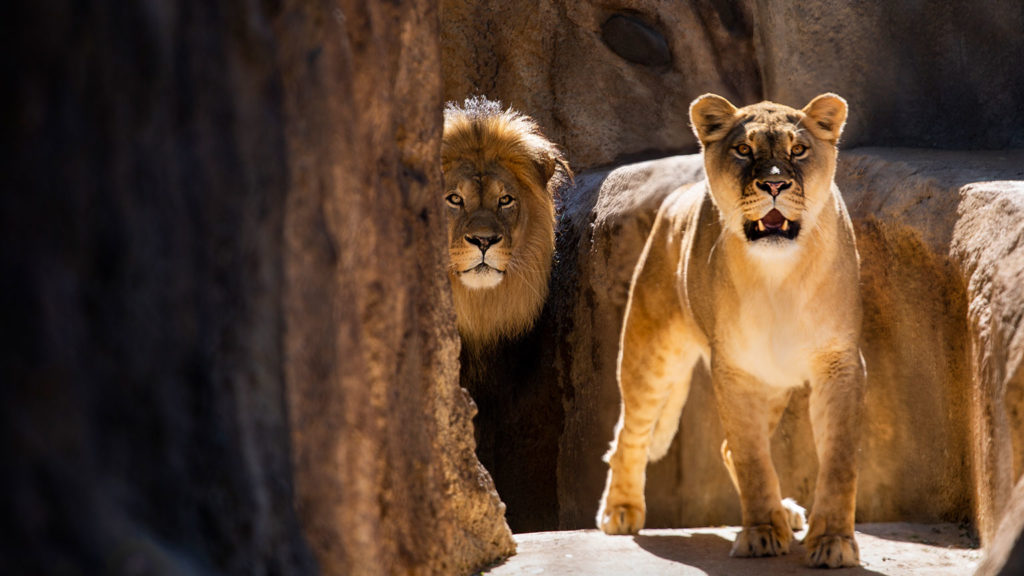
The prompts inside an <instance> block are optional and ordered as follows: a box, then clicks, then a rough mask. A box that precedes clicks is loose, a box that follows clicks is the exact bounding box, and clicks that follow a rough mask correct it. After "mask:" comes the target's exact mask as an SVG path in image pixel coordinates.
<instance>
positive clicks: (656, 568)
mask: <svg viewBox="0 0 1024 576" xmlns="http://www.w3.org/2000/svg"><path fill="white" fill-rule="evenodd" d="M738 531H739V529H738V528H735V527H722V528H697V529H686V530H643V531H642V532H641V533H640V534H639V535H638V536H606V535H604V534H601V533H600V532H598V531H596V530H579V531H572V532H537V533H532V534H518V535H516V542H517V543H518V545H519V553H518V554H517V555H516V556H513V557H512V558H510V559H508V560H507V561H506V562H505V563H504V564H501V565H499V566H495V567H493V568H491V569H488V570H485V571H484V572H483V574H486V575H489V576H524V575H527V574H529V575H538V574H541V575H545V576H567V575H576V574H582V575H601V574H637V575H640V574H643V575H647V576H662V575H665V576H673V575H686V576H699V575H702V574H703V575H707V576H755V575H756V576H783V575H791V574H814V575H817V576H821V575H822V574H827V573H828V572H826V571H822V570H813V569H810V568H805V567H804V565H803V562H802V560H803V556H804V548H803V546H802V545H800V544H794V546H793V549H792V550H791V551H790V553H789V554H788V555H786V556H781V557H778V558H753V559H747V558H730V557H729V548H730V547H731V546H732V540H733V537H734V536H735V534H736V532H738ZM802 536H803V534H802V533H797V537H798V538H800V537H802ZM857 542H858V544H859V545H860V554H861V567H859V568H846V569H842V570H839V571H837V572H835V573H836V574H841V575H843V576H862V575H872V574H886V575H892V576H909V575H921V576H924V575H928V576H964V575H968V576H969V575H970V574H973V573H974V569H975V567H976V566H977V565H978V563H979V562H980V561H981V557H982V551H981V550H979V549H977V542H976V541H975V540H973V539H972V538H971V537H970V536H969V535H968V533H967V531H966V530H965V529H963V528H960V527H958V526H957V525H955V524H907V523H891V524H858V525H857Z"/></svg>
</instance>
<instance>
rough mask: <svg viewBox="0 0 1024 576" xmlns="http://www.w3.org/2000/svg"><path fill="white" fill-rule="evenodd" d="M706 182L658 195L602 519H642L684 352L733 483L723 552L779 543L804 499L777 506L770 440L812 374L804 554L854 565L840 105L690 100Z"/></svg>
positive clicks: (852, 265) (858, 363)
mask: <svg viewBox="0 0 1024 576" xmlns="http://www.w3.org/2000/svg"><path fill="white" fill-rule="evenodd" d="M690 120H691V122H692V124H693V127H694V131H695V132H696V134H697V137H698V139H699V140H700V142H701V147H702V150H703V154H704V166H705V172H706V174H707V178H706V180H705V181H704V182H702V183H699V184H696V185H694V186H692V187H687V188H682V189H679V190H677V191H675V192H673V193H672V194H670V195H669V196H668V197H667V198H666V199H665V201H664V203H663V204H662V207H661V209H660V211H659V212H658V215H657V218H656V220H655V223H654V227H653V229H652V231H651V233H650V236H649V237H648V240H647V245H646V246H645V248H644V251H643V254H642V256H641V258H640V260H639V262H638V264H637V267H636V270H635V272H634V276H633V281H632V284H631V287H630V295H629V301H628V304H627V308H626V315H625V320H624V325H623V332H622V339H621V346H620V352H619V373H618V377H619V389H620V392H621V394H622V412H621V416H620V419H619V423H618V425H617V426H616V432H615V441H614V442H613V444H612V449H611V451H610V452H609V454H608V462H609V464H610V470H609V474H608V483H607V486H606V488H605V492H604V495H603V496H602V498H601V504H600V511H599V512H598V517H597V523H598V526H599V527H600V528H601V529H602V530H603V531H605V532H607V533H609V534H624V533H635V532H636V531H637V530H639V529H640V528H642V527H643V524H644V518H645V515H646V508H645V503H644V481H645V468H646V466H647V462H648V460H649V459H657V458H660V457H661V456H663V455H664V454H665V452H666V450H667V449H668V446H669V443H670V442H671V440H672V437H673V436H674V435H675V433H676V429H677V428H678V425H679V416H680V413H681V411H682V409H683V405H684V404H685V402H686V396H687V393H688V390H689V382H690V374H691V370H692V368H693V366H694V364H695V363H696V362H698V361H701V360H703V361H704V362H706V363H707V364H708V365H709V368H710V371H711V377H712V382H713V386H714V391H715V399H716V403H717V405H718V414H719V417H720V419H721V421H722V426H723V428H724V430H725V437H726V441H725V442H724V443H723V445H722V458H723V461H724V462H725V464H726V467H727V468H728V470H729V474H730V476H731V477H732V479H733V483H734V485H735V486H736V489H737V491H738V492H739V495H740V504H741V509H742V513H743V529H742V530H741V532H740V533H739V534H738V535H737V537H736V540H735V542H734V544H733V548H732V554H733V555H734V556H774V555H777V554H784V553H786V552H788V551H789V545H790V542H791V540H792V539H793V528H798V529H799V528H800V527H801V526H802V522H803V516H802V510H798V509H797V507H796V506H795V504H792V503H791V504H786V503H784V502H783V501H782V499H781V495H780V493H779V482H778V478H777V476H776V474H775V469H774V467H773V465H772V461H771V453H770V449H769V439H770V436H771V433H772V431H773V430H774V429H775V426H776V425H777V424H778V421H779V418H780V417H781V415H782V412H783V410H784V409H785V407H786V404H787V402H788V400H789V396H790V393H791V392H792V390H793V389H794V388H796V387H801V386H807V385H809V386H810V389H811V397H810V417H811V424H812V428H813V430H814V436H815V446H816V451H817V454H818V462H819V467H818V470H819V471H818V478H817V484H816V490H815V497H814V503H813V506H812V509H811V515H810V519H809V526H808V531H807V534H806V536H805V539H804V544H805V546H806V548H807V563H808V564H810V565H812V566H828V567H837V566H852V565H856V564H857V563H858V562H859V552H858V549H857V543H856V541H855V540H854V535H853V521H854V506H855V500H856V480H857V469H856V451H857V441H858V434H859V422H860V414H861V410H862V407H861V406H862V401H863V390H864V365H863V360H862V358H861V354H860V350H859V340H860V326H861V302H860V295H859V289H858V284H859V277H860V276H859V274H860V273H859V257H858V255H857V249H856V245H855V242H854V233H853V226H852V224H851V222H850V219H849V216H848V215H847V212H846V206H845V204H844V203H843V200H842V197H841V196H840V194H839V190H838V188H836V186H835V184H834V182H833V177H834V175H835V167H836V158H837V149H836V144H837V142H838V139H839V135H840V133H841V131H842V127H843V124H844V122H845V120H846V102H845V101H844V100H843V99H841V98H839V97H838V96H835V95H834V94H823V95H821V96H819V97H817V98H815V99H814V100H812V101H811V103H810V104H808V105H807V106H806V107H805V108H803V109H802V110H796V109H793V108H789V107H787V106H782V105H779V104H774V103H771V102H762V103H760V104H755V105H752V106H747V107H745V108H741V109H736V107H734V106H733V105H732V104H730V103H729V102H728V101H727V100H725V99H724V98H721V97H720V96H715V95H705V96H702V97H701V98H698V99H697V100H695V101H694V102H693V104H692V105H691V107H690Z"/></svg>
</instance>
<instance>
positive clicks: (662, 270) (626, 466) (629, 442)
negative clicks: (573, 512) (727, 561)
mask: <svg viewBox="0 0 1024 576" xmlns="http://www.w3.org/2000/svg"><path fill="white" fill-rule="evenodd" d="M665 232H666V223H665V220H664V218H663V217H662V215H661V214H659V216H658V219H657V220H656V221H655V225H654V229H653V230H652V232H651V236H650V237H649V238H648V242H647V245H646V246H645V248H644V252H643V254H642V255H641V257H640V260H639V263H638V264H637V269H636V272H635V274H634V277H633V282H632V285H631V287H630V293H629V301H628V302H627V304H626V314H625V317H624V320H623V329H622V339H621V342H620V346H619V369H618V380H619V391H620V393H621V395H622V410H621V412H620V415H619V422H618V424H617V425H616V427H615V440H614V441H613V442H612V449H611V451H610V452H609V453H608V456H607V460H608V464H609V470H608V481H607V483H606V485H605V490H604V494H603V495H602V496H601V503H600V507H599V509H598V512H597V527H598V528H600V529H601V530H602V531H604V532H605V533H606V534H635V533H636V532H638V531H639V530H640V529H641V528H643V526H644V521H645V519H646V515H647V507H646V504H645V502H644V484H645V482H646V474H647V461H648V458H649V449H650V446H651V435H652V433H653V431H654V428H655V426H656V425H657V424H658V420H659V419H660V418H662V417H666V418H673V417H674V418H676V421H678V414H672V415H665V414H663V412H664V409H665V406H666V403H667V401H668V399H669V397H670V396H672V394H671V393H672V391H673V387H676V388H675V391H676V392H677V394H675V398H676V399H677V400H678V399H679V398H680V395H681V396H682V401H683V402H685V397H686V394H687V392H688V390H689V385H690V375H691V371H692V369H693V364H694V362H695V361H696V359H697V357H698V356H699V349H698V348H697V347H696V346H694V345H693V343H692V342H691V341H690V339H689V338H687V336H686V330H685V325H684V320H683V315H682V308H681V306H680V303H679V300H678V297H677V295H676V292H675V290H665V289H664V285H665V283H666V282H668V283H671V282H672V281H674V279H675V275H674V267H673V266H672V264H671V262H672V259H671V254H672V253H673V252H675V254H677V255H678V252H677V250H678V244H677V243H675V242H671V241H667V240H666V238H667V235H666V233H665ZM672 404H673V408H675V409H679V410H681V409H682V402H673V403H672Z"/></svg>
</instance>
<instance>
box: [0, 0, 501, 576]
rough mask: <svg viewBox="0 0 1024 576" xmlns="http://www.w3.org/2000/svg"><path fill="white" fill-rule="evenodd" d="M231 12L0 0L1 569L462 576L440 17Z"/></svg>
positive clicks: (425, 6)
mask: <svg viewBox="0 0 1024 576" xmlns="http://www.w3.org/2000/svg"><path fill="white" fill-rule="evenodd" d="M237 8H238V6H235V5H232V4H228V3H223V2H207V3H200V4H188V5H183V6H174V7H156V6H155V5H154V6H150V5H145V6H141V5H140V6H134V7H131V6H118V7H116V8H104V7H94V6H91V7H83V6H78V5H76V6H75V7H74V9H72V7H61V8H60V9H58V10H54V11H53V12H49V11H47V10H45V9H43V8H35V7H31V6H27V5H26V6H21V7H18V8H15V9H14V12H16V13H15V14H10V15H9V20H7V21H8V22H15V21H16V22H18V27H17V29H16V30H13V31H11V32H10V34H6V35H5V38H7V39H8V41H9V42H10V43H11V44H13V45H12V46H9V53H12V54H20V55H23V58H19V60H17V67H16V69H14V70H10V71H9V76H10V77H12V78H18V79H19V81H18V82H17V83H15V84H14V85H13V86H12V87H11V90H12V96H13V98H14V100H15V105H14V107H13V112H12V111H10V110H9V115H8V116H5V117H6V118H7V119H8V121H9V122H6V123H5V125H8V126H10V130H9V131H8V130H5V133H4V144H5V145H4V151H5V152H4V157H5V160H6V162H7V163H9V164H6V163H5V170H4V172H5V174H6V175H7V176H8V177H9V178H10V179H11V183H12V186H11V190H16V191H17V193H5V194H4V195H3V210H2V211H0V215H2V216H0V218H2V224H3V225H2V227H0V228H2V234H3V239H4V242H3V246H2V247H0V258H2V260H0V267H2V270H3V281H2V283H0V285H2V286H3V289H2V291H3V294H4V307H3V321H2V323H0V325H2V326H3V330H4V335H5V338H4V346H3V347H2V348H0V350H2V352H0V354H2V362H0V366H2V368H0V370H2V376H0V381H2V382H3V384H2V386H0V411H2V414H0V428H2V439H3V440H2V442H0V447H2V455H3V457H4V459H5V461H6V462H8V463H10V464H11V465H10V466H8V467H7V468H6V469H5V473H4V474H3V487H2V490H0V494H2V496H0V502H2V508H3V510H4V514H3V520H2V522H3V523H4V529H3V533H4V534H5V538H3V539H2V541H0V557H2V558H3V559H4V560H3V563H4V570H5V571H6V572H10V573H14V574H21V573H32V574H37V573H39V574H66V573H70V574H75V573H104V572H113V573H120V572H125V573H128V572H132V573H136V572H146V573H157V574H179V573H181V574H185V573H197V572H198V573H207V572H209V573H233V574H266V573H274V574H309V573H317V572H319V573H323V574H381V573H423V574H426V573H437V574H458V573H469V572H471V571H472V570H474V569H477V568H479V567H480V566H482V565H485V564H487V563H489V562H491V561H493V560H495V559H497V558H499V557H501V556H504V555H508V554H510V553H511V552H512V551H513V550H514V542H513V541H512V540H511V535H510V533H509V530H508V528H507V526H506V525H505V522H504V519H503V510H502V505H501V503H500V501H499V500H498V499H497V496H496V494H495V492H494V489H493V486H492V484H491V482H490V478H489V477H488V475H487V474H486V472H485V471H484V470H483V469H482V468H481V467H480V465H479V464H478V463H477V461H476V458H475V456H474V455H473V443H472V431H471V427H470V418H471V417H472V413H473V408H472V404H471V402H470V400H469V399H468V397H467V396H466V395H465V393H464V392H463V391H462V390H461V389H460V388H459V387H458V384H457V383H458V360H457V359H458V353H459V352H458V340H457V336H456V334H455V331H454V317H453V313H452V307H451V301H450V297H449V296H448V288H447V279H446V278H445V276H444V273H443V263H444V258H445V256H444V248H443V246H444V238H443V236H444V232H443V224H442V222H443V220H442V219H443V214H442V213H441V211H440V206H439V203H438V202H437V198H438V197H437V190H439V189H440V166H439V142H440V133H441V132H440V129H441V106H442V99H441V90H440V72H439V70H440V64H439V47H438V34H437V8H436V5H435V4H434V3H433V2H430V1H427V0H423V1H416V2H411V3H402V5H401V6H396V5H391V4H388V5H376V4H374V5H372V6H364V3H361V2H342V3H341V4H338V3H324V2H284V3H262V4H258V5H253V6H246V7H245V8H246V9H245V10H238V9H237Z"/></svg>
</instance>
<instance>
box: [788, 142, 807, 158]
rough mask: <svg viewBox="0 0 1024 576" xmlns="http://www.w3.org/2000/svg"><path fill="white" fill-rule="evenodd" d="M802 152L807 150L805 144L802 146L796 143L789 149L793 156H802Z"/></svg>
mask: <svg viewBox="0 0 1024 576" xmlns="http://www.w3.org/2000/svg"><path fill="white" fill-rule="evenodd" d="M804 152H807V146H804V145H803V144H796V145H794V146H793V148H792V149H791V150H790V153H791V154H793V156H803V155H804Z"/></svg>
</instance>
